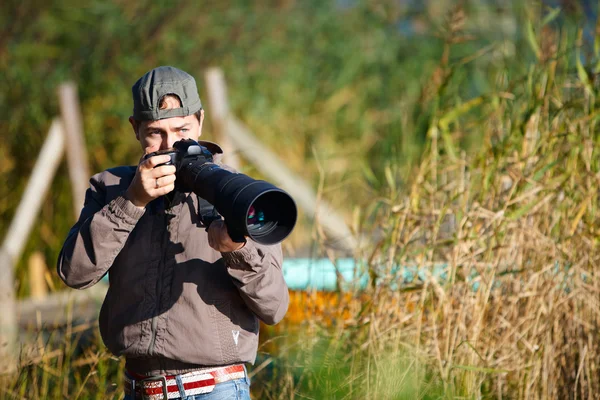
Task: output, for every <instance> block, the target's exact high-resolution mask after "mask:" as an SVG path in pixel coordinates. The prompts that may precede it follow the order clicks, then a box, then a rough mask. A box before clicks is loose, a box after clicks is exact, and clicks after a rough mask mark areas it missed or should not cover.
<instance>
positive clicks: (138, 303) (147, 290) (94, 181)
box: [57, 67, 289, 399]
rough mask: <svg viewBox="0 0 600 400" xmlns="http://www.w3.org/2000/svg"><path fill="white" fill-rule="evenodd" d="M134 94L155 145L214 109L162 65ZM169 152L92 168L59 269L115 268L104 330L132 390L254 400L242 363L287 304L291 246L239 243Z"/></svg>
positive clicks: (76, 283)
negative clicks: (285, 257)
mask: <svg viewBox="0 0 600 400" xmlns="http://www.w3.org/2000/svg"><path fill="white" fill-rule="evenodd" d="M132 92H133V104H134V107H133V116H131V117H130V118H129V121H130V123H131V126H132V127H133V131H134V133H135V136H136V139H137V140H138V141H139V142H140V144H141V145H142V149H143V151H144V154H145V155H147V154H150V153H152V152H155V151H157V150H165V149H168V148H171V147H172V146H173V143H175V142H176V141H178V140H181V139H194V140H198V138H199V137H200V135H201V133H202V122H203V120H204V112H203V110H202V106H201V103H200V98H199V96H198V90H197V88H196V82H195V80H194V78H193V77H192V76H190V75H189V74H187V73H186V72H183V71H181V70H179V69H176V68H173V67H158V68H155V69H153V70H152V71H149V72H148V73H146V74H145V75H144V76H143V77H141V78H140V79H139V80H138V81H137V82H136V83H135V85H134V86H133V88H132ZM200 144H202V145H204V146H206V147H207V148H208V149H209V150H210V151H211V152H213V154H218V153H222V151H221V149H220V147H219V146H218V145H216V144H214V143H210V142H200ZM167 161H169V156H168V155H156V156H151V157H148V158H144V157H142V159H141V161H140V163H139V165H138V166H137V167H117V168H111V169H108V170H106V171H104V172H102V173H99V174H97V175H94V176H93V177H92V178H91V180H90V183H91V186H90V188H89V189H88V191H87V193H86V199H85V205H84V207H83V210H82V211H81V215H80V217H79V220H78V221H77V223H76V224H75V226H74V227H73V228H72V229H71V231H70V232H69V234H68V236H67V239H66V241H65V243H64V246H63V249H62V251H61V254H60V257H59V260H58V265H57V268H58V273H59V275H60V277H61V278H62V279H63V281H64V282H65V283H66V284H67V285H68V286H70V287H73V288H78V289H84V288H87V287H90V286H92V285H94V284H95V283H97V282H98V281H99V280H100V279H101V278H102V277H103V276H104V275H105V274H106V273H109V275H108V276H109V282H110V286H109V289H108V293H107V294H106V298H105V300H104V303H103V304H102V309H101V311H100V318H99V322H100V332H101V334H102V338H103V340H104V343H105V344H106V346H107V347H108V349H109V350H110V351H111V352H112V353H114V354H116V355H123V356H124V357H125V358H126V379H125V382H126V385H125V394H126V399H128V398H136V396H137V398H142V396H144V397H143V398H154V399H161V398H167V397H168V398H169V399H171V398H188V397H186V396H192V397H189V398H194V399H211V398H213V397H212V396H215V397H214V398H217V397H216V396H218V398H219V399H225V398H233V399H239V398H241V399H249V398H250V397H249V380H248V377H247V373H246V369H245V365H244V364H245V363H254V361H255V358H256V352H257V346H258V328H259V324H258V319H260V320H262V321H264V322H265V323H267V324H275V323H277V322H278V321H280V320H281V319H282V318H283V316H284V315H285V313H286V311H287V307H288V302H289V297H288V290H287V286H286V284H285V281H284V280H283V275H282V272H281V263H282V253H281V247H280V246H279V245H275V246H264V245H259V244H258V243H255V242H253V241H249V240H248V241H246V242H245V243H237V242H234V241H233V240H232V239H231V238H230V237H229V235H228V233H227V228H226V226H225V224H224V223H223V221H222V220H215V212H214V208H213V207H212V206H211V205H210V204H208V203H207V202H206V201H205V200H203V199H202V198H199V197H198V196H197V195H196V194H194V193H184V192H180V191H178V190H175V183H176V176H175V167H174V166H172V165H161V164H163V163H165V162H167ZM216 217H217V218H218V215H217V216H216ZM207 226H208V231H207V229H206V227H207ZM257 318H258V319H257ZM165 383H166V385H165ZM148 396H149V397H148ZM153 396H154V397H153ZM164 396H166V397H164ZM193 396H195V397H193Z"/></svg>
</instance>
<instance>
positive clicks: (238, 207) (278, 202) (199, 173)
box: [177, 160, 298, 245]
mask: <svg viewBox="0 0 600 400" xmlns="http://www.w3.org/2000/svg"><path fill="white" fill-rule="evenodd" d="M177 179H181V181H182V182H181V183H182V184H183V185H184V186H185V187H187V188H189V189H190V190H191V191H193V192H194V193H196V194H197V195H198V196H200V197H202V198H203V199H205V200H206V201H208V202H209V203H211V204H212V205H214V206H215V208H216V209H217V211H218V212H219V214H221V215H222V216H223V218H224V219H225V222H226V224H227V229H228V232H229V235H230V236H231V238H232V239H233V240H234V241H237V242H243V241H244V240H245V239H244V237H245V236H247V237H250V238H251V239H252V240H254V241H255V242H258V243H261V244H266V245H270V244H275V243H279V242H281V241H282V240H283V239H285V238H286V237H287V236H288V235H289V234H290V233H291V232H292V230H293V228H294V225H295V224H296V219H297V218H298V211H297V209H296V204H295V203H294V200H293V199H292V198H291V197H290V195H288V194H287V193H286V192H285V191H283V190H281V189H279V188H278V187H276V186H274V185H272V184H270V183H268V182H265V181H261V180H255V179H252V178H250V177H249V176H247V175H244V174H241V173H235V172H231V171H228V170H226V169H224V168H221V167H220V166H219V165H217V164H214V163H212V162H207V161H204V160H185V161H184V162H183V163H182V165H181V166H180V167H179V169H178V171H177ZM251 212H256V213H260V215H261V218H262V221H261V223H260V224H250V225H249V224H248V217H249V215H250V213H251Z"/></svg>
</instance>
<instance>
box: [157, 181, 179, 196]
mask: <svg viewBox="0 0 600 400" xmlns="http://www.w3.org/2000/svg"><path fill="white" fill-rule="evenodd" d="M173 190H175V185H174V184H170V185H165V186H161V187H159V188H158V189H154V191H153V193H152V194H153V195H155V196H156V197H158V196H164V195H165V194H167V193H170V192H172V191H173Z"/></svg>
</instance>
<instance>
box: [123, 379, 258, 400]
mask: <svg viewBox="0 0 600 400" xmlns="http://www.w3.org/2000/svg"><path fill="white" fill-rule="evenodd" d="M178 380H179V379H178ZM138 398H139V397H138ZM123 400H133V397H131V396H128V395H125V397H124V398H123ZM182 400H250V380H249V379H248V378H243V379H234V380H231V381H227V382H222V383H218V384H217V385H216V386H215V388H214V389H213V391H212V392H210V393H205V394H197V395H195V396H186V397H182Z"/></svg>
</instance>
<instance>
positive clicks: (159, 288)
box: [148, 210, 169, 356]
mask: <svg viewBox="0 0 600 400" xmlns="http://www.w3.org/2000/svg"><path fill="white" fill-rule="evenodd" d="M163 225H164V226H165V233H164V235H163V238H162V239H163V242H162V247H161V250H162V256H161V260H160V264H159V266H158V280H157V281H156V285H157V288H156V299H157V302H156V310H155V312H154V316H153V317H152V338H151V339H150V345H149V346H148V355H150V356H153V355H154V344H155V342H156V331H157V328H158V316H159V315H160V301H161V296H162V284H161V279H160V278H161V276H162V269H163V268H164V266H165V246H166V244H167V238H168V237H169V229H168V226H166V225H167V214H166V213H165V212H164V210H163Z"/></svg>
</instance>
